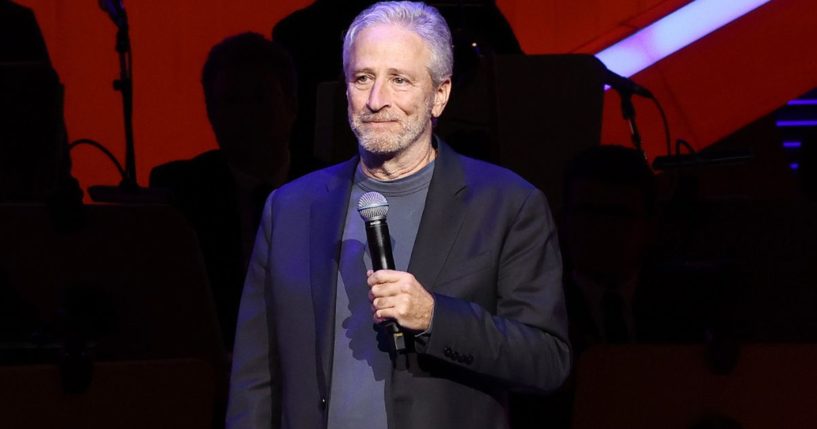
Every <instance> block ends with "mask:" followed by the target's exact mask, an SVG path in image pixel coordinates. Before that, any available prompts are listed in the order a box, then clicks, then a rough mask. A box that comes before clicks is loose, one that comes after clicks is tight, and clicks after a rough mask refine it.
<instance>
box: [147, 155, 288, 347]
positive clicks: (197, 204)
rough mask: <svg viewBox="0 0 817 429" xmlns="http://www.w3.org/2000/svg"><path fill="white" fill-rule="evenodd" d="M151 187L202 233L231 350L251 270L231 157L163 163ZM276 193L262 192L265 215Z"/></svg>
mask: <svg viewBox="0 0 817 429" xmlns="http://www.w3.org/2000/svg"><path fill="white" fill-rule="evenodd" d="M150 186H151V187H156V188H166V189H169V190H170V191H172V194H173V201H172V202H173V205H174V206H175V207H176V208H178V209H179V211H181V212H182V214H183V215H184V217H185V218H186V219H187V220H188V222H190V224H191V226H192V227H193V229H194V230H195V231H196V235H197V236H198V239H199V246H200V247H201V251H202V256H203V257H204V262H205V266H206V268H207V276H208V280H209V281H210V288H211V290H212V292H213V299H214V301H215V303H216V309H217V311H218V319H219V324H220V326H221V329H222V334H223V338H224V341H225V345H227V346H228V347H231V346H232V344H233V335H234V333H235V323H236V322H235V321H236V318H237V314H238V304H239V300H240V299H241V288H242V284H243V280H244V274H245V273H246V269H247V267H246V262H245V260H243V257H242V247H241V229H240V228H241V217H240V214H239V207H238V188H237V185H236V183H235V179H234V178H233V175H232V173H231V172H230V167H229V165H228V164H227V159H226V158H225V156H224V154H223V153H222V152H221V151H220V150H211V151H208V152H204V153H202V154H200V155H198V156H196V157H195V158H193V159H190V160H182V161H171V162H169V163H167V164H162V165H159V166H157V167H155V168H154V169H153V170H151V172H150ZM270 191H272V188H271V187H266V189H260V190H259V191H258V194H259V196H258V203H257V207H258V213H257V215H258V216H259V217H260V212H261V210H262V208H263V205H264V198H265V197H266V196H267V195H268V194H269V192H270Z"/></svg>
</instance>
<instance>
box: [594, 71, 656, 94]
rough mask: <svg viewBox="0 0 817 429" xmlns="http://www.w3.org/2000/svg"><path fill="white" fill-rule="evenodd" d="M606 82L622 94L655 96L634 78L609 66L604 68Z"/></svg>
mask: <svg viewBox="0 0 817 429" xmlns="http://www.w3.org/2000/svg"><path fill="white" fill-rule="evenodd" d="M604 83H606V84H607V85H610V87H612V88H613V89H615V90H616V91H618V92H620V93H622V94H635V95H640V96H642V97H645V98H653V95H652V92H650V90H649V89H647V88H644V87H643V86H641V85H639V84H637V83H635V82H633V80H632V79H629V78H626V77H624V76H621V75H618V74H616V73H614V72H613V71H611V70H610V69H608V68H605V69H604Z"/></svg>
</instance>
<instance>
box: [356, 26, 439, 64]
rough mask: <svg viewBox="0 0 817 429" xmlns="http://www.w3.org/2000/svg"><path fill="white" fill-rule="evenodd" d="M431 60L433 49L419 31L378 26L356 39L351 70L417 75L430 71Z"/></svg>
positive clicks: (363, 32)
mask: <svg viewBox="0 0 817 429" xmlns="http://www.w3.org/2000/svg"><path fill="white" fill-rule="evenodd" d="M430 58H431V51H430V49H429V48H428V46H427V44H426V42H425V41H424V40H423V39H422V38H421V37H420V36H419V35H418V34H417V33H416V32H414V31H412V30H411V29H408V28H406V27H404V26H401V25H396V24H375V25H372V26H370V27H367V28H365V29H363V30H361V31H360V33H358V34H357V36H356V37H355V41H354V43H353V44H352V49H351V55H350V57H349V68H350V70H349V71H351V72H361V71H370V72H381V71H385V72H388V73H397V74H404V73H413V74H418V73H420V72H421V71H426V70H427V66H428V63H429V62H430Z"/></svg>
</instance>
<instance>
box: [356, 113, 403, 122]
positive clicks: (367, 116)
mask: <svg viewBox="0 0 817 429" xmlns="http://www.w3.org/2000/svg"><path fill="white" fill-rule="evenodd" d="M357 118H358V120H359V121H360V122H388V121H398V122H399V121H400V118H398V117H396V116H395V115H391V114H389V113H383V112H378V113H359V114H358V115H357Z"/></svg>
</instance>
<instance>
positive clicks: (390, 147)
mask: <svg viewBox="0 0 817 429" xmlns="http://www.w3.org/2000/svg"><path fill="white" fill-rule="evenodd" d="M430 60H431V52H430V51H429V49H428V47H427V46H426V44H425V42H424V41H423V40H422V39H421V38H420V36H418V35H417V34H416V33H414V32H412V31H410V30H407V29H405V28H403V27H400V26H396V25H374V26H372V27H369V28H366V29H364V30H363V31H361V32H360V33H359V34H358V36H357V37H356V39H355V42H354V44H353V45H352V50H351V53H350V56H349V65H348V69H347V70H346V80H347V82H346V98H347V100H348V103H349V104H348V114H349V124H350V125H351V127H352V131H353V132H354V133H355V135H356V136H357V138H358V142H359V144H360V146H361V147H362V148H363V149H364V150H366V151H367V152H370V153H373V154H377V155H392V154H396V153H399V152H401V151H403V150H404V149H406V148H407V147H409V146H411V145H412V144H413V143H415V142H422V141H427V142H429V143H430V141H431V118H434V117H437V116H439V115H440V114H441V113H442V111H443V108H445V103H446V101H447V100H448V93H449V91H450V86H451V81H450V80H446V81H444V82H443V83H442V84H441V85H439V86H438V87H436V88H435V87H434V84H433V82H432V81H431V75H430V73H429V70H428V65H429V64H430Z"/></svg>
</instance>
